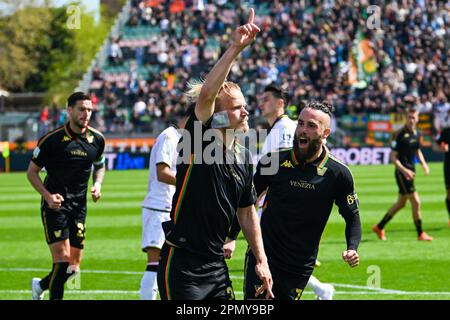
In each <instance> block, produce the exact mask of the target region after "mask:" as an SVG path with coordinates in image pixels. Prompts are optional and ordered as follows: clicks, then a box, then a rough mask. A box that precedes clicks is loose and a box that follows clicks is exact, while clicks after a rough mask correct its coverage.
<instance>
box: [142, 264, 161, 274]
mask: <svg viewBox="0 0 450 320" xmlns="http://www.w3.org/2000/svg"><path fill="white" fill-rule="evenodd" d="M145 271H150V272H158V265H157V264H148V265H147V268H146V269H145Z"/></svg>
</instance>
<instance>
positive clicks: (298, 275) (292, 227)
mask: <svg viewBox="0 0 450 320" xmlns="http://www.w3.org/2000/svg"><path fill="white" fill-rule="evenodd" d="M331 115H332V106H331V105H329V104H328V103H327V102H322V103H319V102H310V103H308V104H307V105H306V106H305V107H304V108H303V109H302V111H301V112H300V115H299V118H298V124H297V128H296V131H295V136H294V142H293V148H291V149H286V150H281V151H279V152H275V153H269V154H268V155H267V156H266V157H265V158H263V159H261V161H260V162H259V163H258V166H257V169H256V173H255V176H254V182H255V188H256V191H257V193H258V195H260V194H262V192H263V191H264V190H267V191H266V198H265V201H264V206H263V212H262V215H261V232H262V237H263V242H264V248H265V250H266V254H267V258H268V261H269V267H270V270H271V272H272V276H273V282H274V285H273V294H274V295H275V297H276V298H277V299H283V300H298V299H300V297H301V295H302V293H303V289H304V288H305V286H306V284H307V282H308V280H309V278H310V276H311V274H312V272H313V269H314V264H315V260H316V258H317V254H318V250H319V241H320V238H321V235H322V232H323V230H324V228H325V225H326V223H327V220H328V218H329V216H330V214H331V210H332V207H333V203H336V205H337V206H338V207H339V213H340V214H341V215H342V216H343V218H344V219H345V222H346V229H345V236H346V240H347V248H346V250H345V251H343V253H342V258H343V259H344V261H346V262H347V263H348V264H349V265H350V266H351V267H356V266H357V265H358V264H359V255H358V253H357V249H358V245H359V242H360V240H361V222H360V219H359V209H358V197H357V195H356V193H355V190H354V184H353V177H352V174H351V172H350V170H349V169H348V168H347V167H346V166H345V165H343V164H342V163H340V162H339V161H338V160H336V159H335V158H334V157H333V156H332V155H331V154H330V152H329V151H328V149H327V148H326V147H325V146H324V145H323V140H324V139H326V138H327V137H328V136H329V134H330V131H331V129H330V122H331ZM275 155H276V156H275ZM271 161H277V164H278V166H279V170H278V172H277V173H275V174H267V172H266V173H264V168H266V167H271ZM254 263H255V258H254V255H253V253H252V252H251V251H249V252H248V254H247V256H246V267H245V288H244V291H245V292H244V296H245V298H246V299H252V298H253V297H254V296H255V291H256V290H257V289H258V288H259V286H260V285H261V282H260V280H258V279H257V277H255V273H254V272H253V266H254Z"/></svg>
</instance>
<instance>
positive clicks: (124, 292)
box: [0, 290, 450, 296]
mask: <svg viewBox="0 0 450 320" xmlns="http://www.w3.org/2000/svg"><path fill="white" fill-rule="evenodd" d="M5 293H6V294H8V293H9V294H30V293H31V290H0V294H5ZM234 293H235V294H236V295H240V296H242V295H243V294H244V293H243V292H242V291H235V292H234ZM64 294H83V295H84V294H86V295H89V294H92V295H94V294H139V291H133V290H65V291H64ZM303 294H305V295H312V294H315V293H314V292H312V291H305V292H303ZM335 294H347V295H379V294H393V295H450V292H421V291H402V292H394V293H392V292H374V291H336V292H335Z"/></svg>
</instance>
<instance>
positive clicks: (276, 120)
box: [267, 113, 287, 134]
mask: <svg viewBox="0 0 450 320" xmlns="http://www.w3.org/2000/svg"><path fill="white" fill-rule="evenodd" d="M286 117H287V114H285V113H283V114H282V115H281V116H279V117H278V118H276V119H275V121H274V122H273V124H272V126H271V127H270V128H269V130H268V131H267V134H269V133H270V131H271V130H272V129H273V127H275V124H276V123H277V122H278V121H280V120H281V119H283V118H286Z"/></svg>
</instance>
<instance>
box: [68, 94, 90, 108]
mask: <svg viewBox="0 0 450 320" xmlns="http://www.w3.org/2000/svg"><path fill="white" fill-rule="evenodd" d="M79 100H91V97H90V96H89V95H88V94H86V93H84V92H81V91H78V92H74V93H72V94H71V95H70V97H69V98H68V99H67V106H68V107H72V108H73V107H75V104H76V103H77V101H79Z"/></svg>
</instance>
